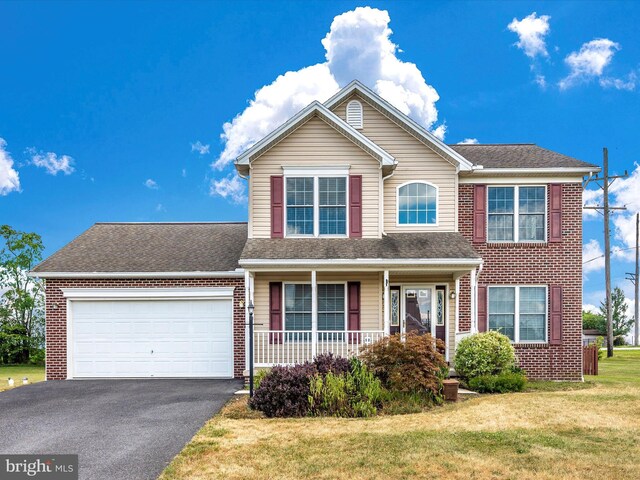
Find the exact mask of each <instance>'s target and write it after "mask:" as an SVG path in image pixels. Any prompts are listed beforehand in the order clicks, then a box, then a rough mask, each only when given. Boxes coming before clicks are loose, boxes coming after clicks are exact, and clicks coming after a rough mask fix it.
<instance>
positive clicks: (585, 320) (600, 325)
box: [582, 310, 607, 336]
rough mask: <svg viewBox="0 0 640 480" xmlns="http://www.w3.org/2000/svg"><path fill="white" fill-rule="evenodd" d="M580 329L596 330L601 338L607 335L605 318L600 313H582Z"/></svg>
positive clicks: (584, 311)
mask: <svg viewBox="0 0 640 480" xmlns="http://www.w3.org/2000/svg"><path fill="white" fill-rule="evenodd" d="M582 328H583V329H584V330H597V331H598V333H599V334H600V335H602V336H605V335H606V334H607V318H606V317H605V316H604V315H601V314H600V313H593V312H587V311H586V310H583V311H582Z"/></svg>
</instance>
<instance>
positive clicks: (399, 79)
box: [213, 7, 446, 170]
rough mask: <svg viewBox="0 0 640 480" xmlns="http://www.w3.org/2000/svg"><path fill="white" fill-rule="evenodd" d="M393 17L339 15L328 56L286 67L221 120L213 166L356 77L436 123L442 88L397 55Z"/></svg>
mask: <svg viewBox="0 0 640 480" xmlns="http://www.w3.org/2000/svg"><path fill="white" fill-rule="evenodd" d="M389 22H390V18H389V14H388V13H387V12H386V11H384V10H378V9H375V8H370V7H358V8H356V9H355V10H352V11H349V12H345V13H343V14H341V15H338V16H336V17H335V18H334V19H333V22H332V23H331V28H330V30H329V32H328V33H327V35H326V36H325V38H324V39H323V40H322V45H323V46H324V48H325V50H326V62H325V63H318V64H315V65H311V66H308V67H304V68H302V69H300V70H296V71H290V72H287V73H285V74H284V75H280V76H278V77H277V78H276V79H275V80H274V81H273V82H272V83H270V84H269V85H265V86H263V87H261V88H259V89H258V90H257V91H256V92H255V95H254V98H253V99H252V100H251V101H250V102H249V106H248V107H247V108H245V110H244V111H243V112H241V113H240V114H238V115H237V116H236V117H235V118H234V119H233V120H232V121H230V122H227V123H225V124H224V125H223V133H222V135H221V138H222V140H223V142H224V144H225V145H224V150H223V151H222V153H221V154H220V156H219V157H218V158H217V159H216V161H215V162H214V163H213V167H214V168H216V169H218V170H222V169H224V168H225V167H226V166H228V165H229V164H230V163H231V162H232V161H233V160H234V159H235V158H236V157H237V156H238V155H239V154H240V153H241V152H242V151H243V150H245V149H246V148H248V147H250V146H251V145H252V144H254V143H255V142H256V141H257V140H259V139H260V138H262V137H264V136H265V135H267V134H268V133H269V132H271V131H272V130H274V129H275V128H276V127H278V126H279V125H281V124H282V123H284V122H285V121H286V120H287V119H289V118H290V117H291V116H292V115H294V114H295V113H296V112H298V111H299V110H301V109H302V108H304V107H305V106H307V105H308V104H309V103H311V102H312V101H313V100H319V101H325V100H326V99H328V98H329V97H330V96H331V95H332V94H334V93H335V92H336V91H337V90H338V89H339V88H340V87H343V86H345V85H346V84H347V83H349V82H350V81H351V80H354V79H358V80H360V81H361V82H363V83H364V84H365V85H367V86H369V87H370V88H372V89H373V90H374V91H376V92H377V93H378V94H380V95H381V96H382V97H383V98H385V99H386V100H387V101H388V102H390V103H391V104H392V105H394V106H395V107H396V108H398V109H399V110H400V111H401V112H403V113H405V114H407V115H409V116H410V117H412V118H413V119H414V120H416V121H417V122H418V123H420V124H421V125H423V126H424V127H426V128H429V129H432V127H434V124H435V123H436V121H437V118H438V111H437V109H436V106H435V104H436V102H437V101H438V100H439V96H438V93H437V92H436V90H435V89H434V88H433V87H432V86H430V85H428V84H427V82H426V81H425V79H424V77H423V75H422V72H421V71H420V70H419V69H418V67H417V66H416V65H415V64H413V63H410V62H404V61H402V60H400V59H399V58H398V57H397V56H396V55H397V54H398V53H399V50H398V46H397V45H395V44H394V43H393V42H392V41H391V40H390V36H391V33H392V32H391V30H390V29H389ZM445 132H446V127H445V126H444V125H439V126H438V127H436V128H435V129H434V134H436V135H437V136H439V137H440V138H443V137H444V134H445Z"/></svg>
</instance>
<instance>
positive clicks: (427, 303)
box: [404, 287, 435, 335]
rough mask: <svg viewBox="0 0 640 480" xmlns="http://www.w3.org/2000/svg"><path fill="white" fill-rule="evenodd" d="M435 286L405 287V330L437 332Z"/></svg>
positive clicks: (407, 331) (420, 332)
mask: <svg viewBox="0 0 640 480" xmlns="http://www.w3.org/2000/svg"><path fill="white" fill-rule="evenodd" d="M434 298H435V297H434V289H433V287H407V288H405V289H404V332H406V333H409V332H417V333H418V334H420V335H423V334H425V333H430V334H432V335H434V334H435V331H434V330H435V329H434Z"/></svg>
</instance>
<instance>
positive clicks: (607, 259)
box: [584, 147, 627, 357]
mask: <svg viewBox="0 0 640 480" xmlns="http://www.w3.org/2000/svg"><path fill="white" fill-rule="evenodd" d="M602 153H603V170H604V172H603V173H604V177H603V178H601V179H600V178H598V176H597V175H596V177H595V178H594V179H593V180H595V181H600V180H602V185H600V188H602V190H603V191H604V195H603V199H604V201H603V206H591V207H584V208H589V209H592V210H603V214H604V275H605V285H606V287H605V288H606V291H607V299H606V307H607V357H613V308H612V306H611V230H610V228H609V214H610V213H611V210H626V209H627V207H610V206H609V187H610V186H611V184H612V183H613V182H614V181H615V180H616V178H625V177H626V176H627V172H626V170H625V172H624V175H614V176H609V151H608V150H607V148H606V147H605V148H603V149H602ZM591 180H592V179H591V178H589V179H588V180H587V181H586V182H585V184H584V186H585V187H586V186H587V184H588V183H589V181H591Z"/></svg>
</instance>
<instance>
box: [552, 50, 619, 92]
mask: <svg viewBox="0 0 640 480" xmlns="http://www.w3.org/2000/svg"><path fill="white" fill-rule="evenodd" d="M618 50H620V44H619V43H616V42H614V41H612V40H609V39H608V38H596V39H594V40H591V41H590V42H587V43H584V44H582V46H581V47H580V50H579V51H577V52H571V53H570V54H569V55H567V57H566V58H565V59H564V62H565V63H566V64H567V65H568V66H569V69H570V72H569V75H568V76H567V77H565V78H563V79H562V80H560V83H558V86H559V87H560V89H563V90H564V89H567V88H570V87H572V86H574V85H577V84H580V83H583V82H588V81H590V80H592V79H594V78H598V77H601V76H602V74H603V72H604V69H605V67H607V65H609V64H610V63H611V60H612V59H613V56H614V55H615V53H616V52H617V51H618Z"/></svg>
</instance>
